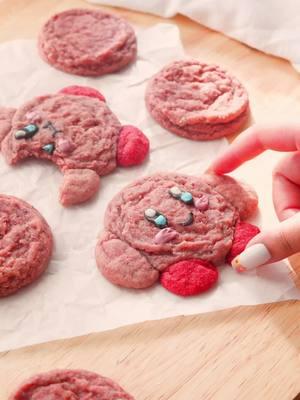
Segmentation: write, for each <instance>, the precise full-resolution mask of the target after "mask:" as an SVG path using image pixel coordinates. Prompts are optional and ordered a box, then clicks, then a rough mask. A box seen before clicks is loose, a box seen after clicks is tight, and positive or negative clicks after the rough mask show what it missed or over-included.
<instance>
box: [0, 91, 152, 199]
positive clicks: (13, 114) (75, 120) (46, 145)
mask: <svg viewBox="0 0 300 400" xmlns="http://www.w3.org/2000/svg"><path fill="white" fill-rule="evenodd" d="M0 140H2V142H1V152H2V154H3V155H4V157H5V159H6V161H7V162H8V164H10V165H15V164H18V163H19V162H21V161H22V160H24V159H26V158H29V157H35V158H40V159H46V160H49V161H51V162H53V163H54V164H56V165H57V166H58V168H59V169H60V170H61V172H62V173H63V174H64V179H63V182H62V185H61V188H60V201H61V203H62V204H63V205H64V206H71V205H74V204H78V203H82V202H85V201H87V200H89V199H90V198H91V197H93V196H94V195H95V194H96V192H97V191H98V189H99V186H100V176H102V175H106V174H108V173H110V172H112V171H113V170H114V169H115V168H116V167H117V166H121V167H128V166H133V165H137V164H140V163H142V162H143V161H144V160H145V158H146V156H147V154H148V152H149V141H148V139H147V138H146V136H145V135H144V134H143V133H142V132H141V131H140V130H139V129H138V128H136V127H134V126H131V125H127V126H122V125H121V123H120V122H119V120H118V118H117V117H116V116H115V115H114V114H113V113H112V111H111V110H110V109H109V107H108V106H107V104H106V102H105V99H104V97H103V96H102V94H101V93H99V92H98V91H97V90H95V89H92V88H88V87H81V86H71V87H67V88H65V89H63V90H61V91H60V92H59V93H55V94H49V95H45V96H39V97H35V98H34V99H32V100H29V101H28V102H26V103H25V104H23V105H22V106H21V107H20V108H18V109H15V110H12V109H4V108H2V109H1V110H0Z"/></svg>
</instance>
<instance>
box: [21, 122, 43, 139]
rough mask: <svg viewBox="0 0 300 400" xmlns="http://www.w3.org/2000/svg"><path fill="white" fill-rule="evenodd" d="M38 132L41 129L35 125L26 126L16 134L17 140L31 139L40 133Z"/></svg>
mask: <svg viewBox="0 0 300 400" xmlns="http://www.w3.org/2000/svg"><path fill="white" fill-rule="evenodd" d="M38 130H39V127H38V126H37V125H35V124H29V125H26V126H24V128H23V129H19V130H18V131H16V132H15V138H16V139H17V140H20V139H30V138H32V137H33V136H34V135H35V134H36V133H38Z"/></svg>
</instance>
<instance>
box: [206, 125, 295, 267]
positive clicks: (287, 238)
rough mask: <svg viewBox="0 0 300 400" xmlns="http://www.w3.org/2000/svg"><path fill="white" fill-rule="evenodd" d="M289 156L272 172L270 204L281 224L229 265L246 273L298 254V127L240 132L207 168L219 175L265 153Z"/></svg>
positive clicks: (263, 128) (261, 128) (254, 127)
mask: <svg viewBox="0 0 300 400" xmlns="http://www.w3.org/2000/svg"><path fill="white" fill-rule="evenodd" d="M269 149H270V150H276V151H281V152H291V153H290V154H288V155H287V156H285V157H284V158H283V159H282V160H281V161H280V162H279V164H278V165H277V166H276V167H275V170H274V171H273V190H272V194H273V203H274V207H275V211H276V214H277V216H278V219H279V221H280V223H279V224H278V225H277V226H276V228H273V229H272V230H269V231H268V230H265V231H262V232H261V233H260V234H258V235H257V236H255V237H254V238H253V239H252V240H251V241H250V242H249V243H248V245H247V248H246V249H245V250H244V251H243V253H241V254H240V255H239V256H237V257H236V258H235V259H234V260H233V261H232V266H233V267H234V268H235V269H238V270H248V269H253V268H256V267H259V266H261V265H264V264H267V263H268V264H269V263H272V262H275V261H279V260H282V259H284V258H286V257H288V256H291V255H292V254H294V253H297V252H299V251H300V213H299V211H300V125H299V126H296V125H290V126H285V125H282V126H253V127H250V128H249V129H247V130H246V131H245V132H243V133H242V134H241V135H240V136H239V137H238V138H237V139H236V140H235V141H234V142H233V143H232V144H231V146H229V147H228V149H227V150H226V151H225V152H224V153H223V154H221V155H220V156H219V157H218V158H217V159H216V160H215V161H214V162H213V163H212V165H211V166H210V170H211V171H213V172H215V173H216V174H219V175H222V174H226V173H229V172H231V171H233V170H235V169H236V168H237V167H239V166H240V165H241V164H243V163H244V162H246V161H248V160H251V159H252V158H255V157H256V156H257V155H259V154H261V153H262V152H264V151H265V150H269Z"/></svg>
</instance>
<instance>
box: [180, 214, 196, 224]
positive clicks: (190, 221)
mask: <svg viewBox="0 0 300 400" xmlns="http://www.w3.org/2000/svg"><path fill="white" fill-rule="evenodd" d="M193 222H194V214H193V213H192V212H190V213H189V216H188V218H187V219H186V221H184V222H181V223H180V225H182V226H188V225H192V223H193Z"/></svg>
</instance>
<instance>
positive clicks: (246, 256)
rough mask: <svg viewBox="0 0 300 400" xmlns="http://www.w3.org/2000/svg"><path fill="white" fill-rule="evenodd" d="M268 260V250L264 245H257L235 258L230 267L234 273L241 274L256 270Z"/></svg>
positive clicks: (269, 255)
mask: <svg viewBox="0 0 300 400" xmlns="http://www.w3.org/2000/svg"><path fill="white" fill-rule="evenodd" d="M270 259H271V254H270V252H269V250H268V249H267V248H266V246H265V245H264V244H262V243H258V244H254V245H253V246H250V247H248V248H247V249H246V250H244V251H243V252H242V253H241V254H239V255H238V256H237V257H235V258H234V259H233V260H232V263H231V265H232V267H233V268H234V269H235V270H236V271H238V272H243V271H247V270H250V269H254V268H257V267H259V266H261V265H263V264H265V263H266V262H267V261H268V260H270Z"/></svg>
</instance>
